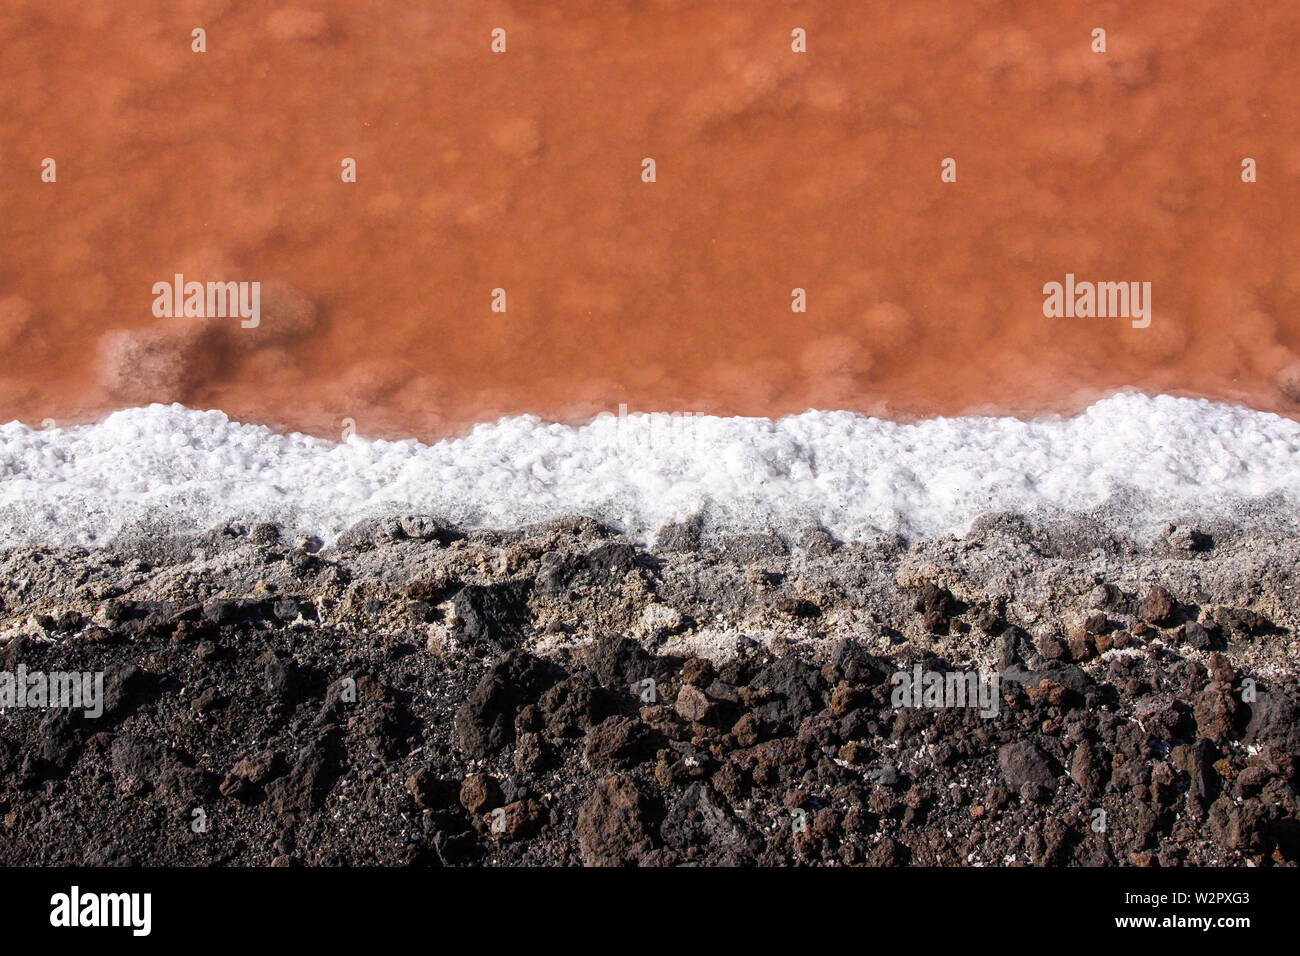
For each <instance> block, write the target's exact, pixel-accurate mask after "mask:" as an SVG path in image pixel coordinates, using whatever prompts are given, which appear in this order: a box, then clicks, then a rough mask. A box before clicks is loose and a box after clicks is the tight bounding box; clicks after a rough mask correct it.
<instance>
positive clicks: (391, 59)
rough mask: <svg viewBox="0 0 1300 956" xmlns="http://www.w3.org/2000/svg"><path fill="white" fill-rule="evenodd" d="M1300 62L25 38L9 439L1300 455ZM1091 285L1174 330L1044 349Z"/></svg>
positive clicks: (399, 27) (1137, 49) (68, 28)
mask: <svg viewBox="0 0 1300 956" xmlns="http://www.w3.org/2000/svg"><path fill="white" fill-rule="evenodd" d="M1130 7H1133V9H1130ZM123 11H129V12H123ZM195 27H203V28H204V29H205V30H206V31H207V52H205V53H201V54H200V53H195V52H192V51H191V31H192V30H193V29H194V28H195ZM497 27H501V28H504V29H505V30H506V44H507V45H506V52H505V53H503V54H502V53H494V52H493V51H492V50H491V49H490V44H491V31H492V30H493V29H494V28H497ZM1095 27H1102V28H1104V29H1106V31H1107V45H1108V49H1107V52H1106V53H1104V54H1102V53H1094V52H1092V50H1091V49H1090V45H1091V43H1092V36H1091V33H1092V30H1093V29H1094V28H1095ZM794 28H802V29H804V30H806V31H807V37H808V39H807V46H808V52H807V53H804V54H799V53H795V52H793V51H792V50H791V31H792V30H793V29H794ZM1298 48H1300V7H1297V6H1296V5H1291V4H1266V5H1263V6H1262V7H1250V8H1244V7H1242V6H1241V4H1239V3H1232V2H1205V0H1200V2H1197V0H1192V2H1180V3H1152V4H1141V5H1129V4H1109V3H1102V4H1094V5H1080V4H1076V3H1068V2H1061V0H1038V2H1026V3H1013V2H1002V3H995V2H983V3H978V2H977V3H955V2H952V0H946V2H901V3H891V4H847V3H846V4H791V3H778V2H766V0H746V2H743V3H741V2H735V3H686V2H669V0H643V2H609V3H601V4H595V3H577V2H571V0H565V2H550V3H545V4H536V3H522V2H521V3H517V4H510V3H503V2H474V3H471V2H444V3H430V2H427V0H421V2H417V0H408V2H396V0H394V2H389V3H378V2H367V3H360V4H347V5H344V4H335V3H323V2H320V3H309V2H306V3H302V4H300V5H298V6H296V7H283V8H282V7H279V6H278V5H276V4H269V3H259V2H253V0H206V2H201V0H190V2H183V0H182V2H178V0H134V2H132V3H130V4H123V3H120V2H108V0H82V2H70V0H69V2H65V3H54V4H51V3H49V2H48V0H6V2H5V4H4V5H3V7H2V8H0V76H3V78H4V79H3V82H0V223H3V225H2V226H0V230H2V231H0V242H2V243H3V245H2V247H0V252H2V255H0V374H2V379H0V419H3V420H8V419H10V418H13V417H18V418H22V419H23V420H27V421H39V420H41V419H45V418H51V419H54V420H55V421H58V422H63V421H67V420H86V419H90V418H93V417H95V416H97V415H100V414H102V413H104V412H106V411H107V410H110V409H113V408H117V407H121V406H123V405H127V404H139V403H141V402H143V401H182V402H184V403H186V404H188V405H191V406H195V407H215V408H221V409H223V410H224V411H226V412H228V413H229V414H230V415H232V416H233V417H236V418H240V419H243V420H253V421H262V422H267V423H271V424H275V425H281V426H292V427H296V428H304V429H308V430H311V431H315V432H319V433H333V432H336V431H337V430H338V429H339V428H340V427H341V423H342V422H344V420H345V419H350V420H352V421H353V422H355V423H356V427H357V428H358V429H359V430H361V431H363V432H365V433H370V434H386V435H402V434H415V435H419V436H422V437H428V436H433V435H437V434H443V433H447V432H450V431H453V430H455V429H457V428H460V427H463V426H464V425H465V424H466V423H468V422H472V421H476V420H482V419H487V418H494V417H496V416H498V415H501V414H507V413H519V412H533V413H537V414H539V415H542V416H543V417H547V418H560V419H569V420H572V419H580V418H583V417H586V416H589V415H591V414H593V413H595V412H599V411H602V410H607V411H615V410H617V408H618V406H619V405H620V404H626V405H628V407H629V408H630V409H632V410H652V409H665V410H681V411H694V412H708V413H721V414H762V415H779V414H783V413H787V412H796V411H801V410H803V409H806V408H809V407H819V408H850V409H858V410H862V411H868V412H872V413H877V414H888V415H892V416H895V417H911V416H918V415H933V414H951V413H960V412H967V411H976V410H978V411H988V410H1000V411H1007V412H1012V413H1017V414H1028V413H1034V412H1040V411H1048V410H1052V411H1065V410H1071V409H1076V408H1078V407H1080V406H1081V405H1083V404H1085V403H1087V402H1089V401H1091V400H1092V399H1094V398H1095V397H1097V396H1099V395H1101V394H1103V393H1105V392H1107V391H1109V390H1112V389H1115V388H1118V387H1123V386H1135V387H1138V388H1142V389H1145V390H1149V391H1158V392H1171V393H1176V394H1193V395H1202V396H1207V397H1211V398H1215V399H1221V400H1229V401H1236V402H1242V403H1245V404H1248V405H1251V406H1254V407H1257V408H1261V409H1267V410H1274V411H1281V412H1284V413H1286V414H1292V415H1294V414H1296V411H1297V406H1296V405H1295V404H1294V402H1293V401H1292V400H1291V399H1290V398H1288V397H1287V393H1286V390H1284V389H1280V388H1279V385H1278V382H1279V373H1281V372H1282V371H1283V370H1284V369H1286V368H1287V367H1288V366H1290V365H1291V364H1292V363H1294V362H1295V361H1296V354H1295V350H1297V349H1300V311H1298V310H1300V257H1298V256H1297V253H1298V252H1300V225H1297V219H1296V211H1297V209H1300V86H1298V85H1297V83H1296V82H1295V81H1296V73H1295V64H1296V63H1297V62H1300V59H1298V57H1297V55H1298V52H1300V49H1298ZM45 157H51V158H54V159H55V160H56V163H57V181H56V182H54V183H44V182H42V181H41V162H42V160H43V159H44V158H45ZM345 157H351V158H354V159H355V160H356V161H357V182H355V183H344V182H342V181H341V178H340V168H341V167H340V163H341V161H342V160H343V159H344V158H345ZM646 157H650V158H653V159H654V160H655V162H656V165H657V169H656V174H657V179H656V181H655V182H653V183H646V182H643V181H642V160H643V159H644V158H646ZM946 157H951V158H953V159H955V160H956V162H957V181H956V182H955V183H944V182H941V180H940V164H941V161H942V160H943V159H944V158H946ZM1245 157H1251V158H1253V159H1255V160H1256V162H1257V165H1258V182H1256V183H1250V184H1247V183H1243V182H1242V179H1241V163H1242V160H1243V158H1245ZM177 272H181V273H184V274H185V276H186V278H187V279H195V280H198V281H209V280H211V281H218V280H222V281H224V280H235V281H240V280H242V281H254V280H256V281H261V282H263V283H267V284H270V285H271V288H272V289H273V290H274V291H273V293H272V294H271V301H270V302H269V303H268V304H267V305H265V306H264V310H263V326H262V327H261V328H259V329H257V330H241V329H239V328H238V322H237V320H228V319H223V320H219V321H212V322H207V323H202V322H197V323H196V322H194V321H193V320H190V322H188V323H187V322H186V320H183V319H157V318H155V317H154V315H153V313H152V306H153V298H154V297H153V293H152V291H151V290H152V286H153V284H154V283H155V282H159V281H171V279H172V276H173V275H174V274H175V273H177ZM1067 272H1068V273H1074V274H1075V275H1076V276H1078V277H1079V279H1080V280H1085V279H1086V280H1092V281H1149V282H1151V284H1152V299H1153V302H1152V304H1153V321H1152V323H1151V326H1150V327H1149V328H1146V329H1134V328H1132V327H1131V325H1130V323H1129V322H1127V321H1125V320H1122V319H1064V318H1058V319H1049V318H1045V317H1044V315H1043V292H1042V289H1043V285H1044V283H1047V282H1052V281H1057V282H1060V281H1063V280H1064V277H1065V274H1066V273H1067ZM277 283H279V285H277ZM286 284H287V285H286ZM497 288H501V289H504V290H505V293H506V312H505V313H500V312H494V311H492V302H493V298H492V293H493V290H494V289H497ZM795 288H802V289H804V290H806V296H807V311H806V313H795V312H792V311H791V293H792V290H793V289H795ZM150 327H159V328H160V329H162V331H161V332H159V333H155V335H154V338H153V339H149V338H147V337H146V338H145V339H139V330H143V329H147V328H150ZM117 330H127V331H128V334H127V335H125V336H123V335H122V334H116V335H115V334H114V333H115V332H117ZM132 336H135V338H133V337H132ZM141 342H144V343H145V344H141ZM1293 372H1294V369H1293V370H1292V372H1289V373H1285V374H1283V375H1282V378H1283V380H1285V379H1286V376H1287V375H1288V374H1292V373H1293ZM1290 391H1291V392H1292V393H1293V394H1300V393H1297V392H1296V389H1295V388H1294V387H1293V388H1291V389H1290Z"/></svg>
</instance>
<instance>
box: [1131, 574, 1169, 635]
mask: <svg viewBox="0 0 1300 956" xmlns="http://www.w3.org/2000/svg"><path fill="white" fill-rule="evenodd" d="M1174 608H1175V604H1174V597H1173V595H1172V594H1170V593H1169V592H1168V591H1166V590H1165V589H1164V588H1162V587H1161V586H1160V585H1158V584H1157V585H1155V586H1154V587H1153V588H1151V590H1149V591H1147V593H1146V594H1145V595H1143V597H1142V600H1141V601H1139V602H1138V617H1140V618H1141V619H1142V620H1144V621H1146V622H1147V623H1148V624H1154V625H1156V626H1157V627H1164V626H1165V625H1167V624H1170V623H1172V621H1173V617H1174Z"/></svg>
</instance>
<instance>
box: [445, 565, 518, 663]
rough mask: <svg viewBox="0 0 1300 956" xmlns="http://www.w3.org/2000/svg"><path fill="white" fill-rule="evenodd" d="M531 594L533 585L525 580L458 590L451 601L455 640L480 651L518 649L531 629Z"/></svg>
mask: <svg viewBox="0 0 1300 956" xmlns="http://www.w3.org/2000/svg"><path fill="white" fill-rule="evenodd" d="M531 590H532V582H531V581H527V580H517V581H505V582H502V583H500V584H489V585H479V584H469V585H466V586H465V587H463V588H461V590H460V591H459V592H458V593H457V594H456V597H455V598H453V599H452V606H453V608H454V609H455V612H456V622H457V624H456V635H457V637H459V638H460V639H461V640H463V641H464V642H465V643H466V644H469V645H470V646H471V647H474V648H476V649H479V650H506V649H508V648H512V647H517V646H518V645H519V644H520V643H522V642H523V639H524V636H525V635H526V634H527V633H528V630H529V627H530V621H531V615H530V613H529V610H528V594H529V591H531Z"/></svg>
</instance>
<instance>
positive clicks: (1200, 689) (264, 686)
mask: <svg viewBox="0 0 1300 956" xmlns="http://www.w3.org/2000/svg"><path fill="white" fill-rule="evenodd" d="M1298 561H1300V540H1297V539H1296V538H1295V537H1293V536H1290V535H1287V534H1282V533H1279V534H1277V535H1275V536H1269V535H1266V534H1261V533H1259V532H1258V531H1255V532H1250V533H1245V532H1237V531H1233V530H1232V529H1230V528H1215V527H1208V526H1196V525H1193V524H1189V523H1182V524H1175V525H1171V526H1170V527H1169V528H1168V529H1167V531H1166V533H1165V534H1164V535H1163V536H1162V537H1160V538H1159V540H1157V541H1155V542H1147V543H1145V544H1144V545H1142V546H1138V545H1137V544H1135V543H1134V542H1131V541H1128V540H1125V539H1124V538H1123V537H1120V536H1117V535H1115V534H1112V533H1107V532H1104V531H1102V530H1099V529H1097V528H1095V527H1090V526H1087V525H1085V524H1082V523H1079V522H1074V523H1062V524H1058V525H1053V526H1031V525H1029V524H1028V523H1026V522H1025V521H1024V520H1022V519H1020V518H1018V517H1017V516H1014V515H1007V514H1001V515H989V516H986V517H985V518H983V519H980V520H979V521H977V522H976V523H975V526H974V527H973V528H972V529H971V531H970V532H969V533H968V534H966V535H965V536H963V537H961V538H953V537H946V538H938V539H931V540H926V541H921V542H915V543H910V544H909V543H908V542H905V541H903V540H901V539H899V538H897V537H883V538H880V539H878V540H875V541H871V542H863V543H854V544H843V543H840V542H837V541H835V540H833V539H832V538H831V536H830V535H828V534H827V533H826V532H824V531H822V530H820V529H815V528H814V529H809V530H807V531H805V532H804V533H802V534H801V535H797V536H795V537H794V538H788V537H782V536H779V535H777V534H747V535H740V536H732V537H726V536H722V537H718V536H709V535H705V534H703V533H702V532H701V529H700V528H699V527H698V526H696V525H693V524H690V523H686V524H682V525H673V526H669V527H666V528H664V529H662V530H661V531H660V533H659V534H658V536H657V539H656V541H655V544H654V545H653V546H652V547H646V546H643V545H641V544H637V543H635V542H633V541H631V540H629V539H627V538H624V537H622V536H620V535H618V534H616V533H614V532H612V531H610V530H608V529H606V528H603V527H601V526H599V525H597V524H595V523H594V522H591V521H588V520H586V519H580V518H575V519H569V520H565V521H558V522H552V523H548V524H546V525H542V526H537V527H532V528H527V529H524V530H521V531H514V532H488V531H465V530H460V529H457V528H453V527H449V526H447V525H445V524H443V523H442V522H440V521H438V520H436V519H434V518H430V517H421V516H411V517H404V518H389V519H375V520H370V521H366V522H362V523H361V524H359V525H357V526H355V527H353V528H352V529H351V530H350V531H348V532H347V533H346V534H344V535H343V536H342V537H341V538H340V539H339V540H338V541H337V542H336V543H335V544H334V545H333V546H331V547H330V548H328V549H322V548H320V547H319V542H318V541H315V540H313V539H311V538H310V537H305V536H291V535H289V534H287V533H285V532H282V530H281V529H280V528H278V527H277V526H274V525H256V526H253V527H242V526H235V525H230V526H225V527H221V528H217V529H214V530H212V531H210V532H207V533H205V534H201V535H196V536H192V537H168V538H149V539H140V540H135V541H131V540H123V541H121V542H118V543H117V544H114V545H112V546H109V547H105V548H100V549H94V550H90V549H84V548H39V547H22V548H10V549H8V550H6V551H4V552H0V658H3V660H2V661H0V673H3V672H8V673H10V674H14V675H17V674H18V673H19V672H20V669H21V672H22V673H24V674H27V675H31V674H51V673H85V674H95V675H100V674H102V678H103V683H102V687H103V699H102V701H101V703H102V714H99V715H98V716H89V715H87V714H85V713H83V712H82V711H80V710H76V709H72V710H69V709H53V708H48V707H40V706H18V705H11V706H6V707H5V708H4V709H3V715H2V716H0V856H2V858H3V859H4V860H5V862H7V863H10V864H18V865H52V864H78V865H92V866H93V865H126V864H143V865H165V864H178V865H209V864H228V865H277V866H279V865H285V866H291V865H309V866H329V865H354V864H380V865H434V866H437V865H512V864H514V865H518V864H524V865H569V864H588V865H637V864H639V865H680V864H696V865H749V864H762V865H790V864H793V865H806V864H813V865H843V864H870V865H945V866H947V865H973V866H988V865H1007V864H1030V865H1098V864H1101V865H1126V866H1127V865H1136V866H1147V865H1162V866H1177V865H1244V864H1254V865H1265V866H1267V865H1293V864H1294V863H1296V862H1297V861H1300V805H1298V803H1297V784H1298V783H1300V778H1298V777H1297V769H1296V759H1297V753H1300V682H1298V676H1300V667H1297V662H1298V661H1300V646H1298V645H1297V642H1296V633H1297V627H1300V605H1298V604H1297V602H1296V599H1295V594H1296V586H1297V583H1298V582H1297V573H1296V568H1297V563H1298ZM900 675H908V676H907V677H901V676H900ZM913 683H915V684H916V685H917V687H916V689H917V691H918V693H917V694H916V695H915V696H914V697H909V696H907V695H906V694H903V695H902V697H900V693H901V692H902V689H905V688H908V687H909V686H910V685H911V684H913ZM963 687H966V688H969V689H970V693H971V695H972V696H971V697H970V698H968V699H960V698H958V699H954V698H953V691H954V690H958V691H959V690H960V689H961V688H963ZM977 689H978V691H979V692H980V693H982V694H983V693H985V692H987V694H991V696H987V695H986V696H983V697H981V698H980V699H979V700H978V702H977V701H976V699H975V696H974V695H975V694H976V693H977ZM930 691H933V692H934V693H933V694H932V695H931V694H930V693H929V692H930Z"/></svg>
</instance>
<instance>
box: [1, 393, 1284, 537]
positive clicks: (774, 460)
mask: <svg viewBox="0 0 1300 956" xmlns="http://www.w3.org/2000/svg"><path fill="white" fill-rule="evenodd" d="M1263 496H1271V497H1270V498H1267V499H1265V501H1263V502H1261V501H1260V500H1259V499H1261V498H1262V497H1263ZM1297 503H1300V423H1297V422H1294V421H1291V420H1289V419H1286V418H1282V417H1280V416H1277V415H1272V414H1267V413H1263V412H1256V411H1251V410H1248V409H1244V408H1238V407H1235V406H1230V405H1223V404H1218V403H1213V402H1208V401H1204V400H1193V399H1181V398H1171V397H1168V396H1158V397H1154V398H1153V397H1148V396H1143V395H1136V394H1120V395H1115V396H1112V397H1110V398H1107V399H1105V400H1103V401H1101V402H1098V403H1097V404H1096V405H1093V406H1092V407H1091V408H1089V409H1088V410H1087V411H1085V412H1084V413H1082V414H1081V415H1078V416H1076V417H1073V418H1065V419H1062V418H1056V417H1052V418H1043V419H1037V420H1033V421H1028V422H1026V421H1020V420H1017V419H1013V418H986V417H957V418H941V419H932V420H927V421H923V422H919V423H915V424H899V423H896V422H889V421H882V420H880V419H873V418H867V417H864V416H861V415H858V414H854V413H851V412H806V413H804V414H801V415H794V416H790V417H787V418H783V419H780V420H776V421H772V420H768V419H756V418H711V417H705V416H698V417H692V416H678V417H675V418H673V417H670V416H668V415H665V414H651V415H641V414H633V415H628V416H626V417H625V418H620V417H619V416H616V415H602V416H600V417H598V418H596V419H595V420H593V421H592V422H590V423H589V424H586V425H583V426H579V427H571V426H566V425H557V424H548V423H545V422H542V421H541V420H539V419H537V418H535V417H532V416H523V417H516V418H508V419H503V420H502V421H500V422H497V423H495V424H484V425H479V426H478V427H476V428H475V429H474V430H473V431H472V432H471V433H470V434H468V435H466V436H464V437H461V438H457V439H451V440H446V441H442V442H438V443H437V444H433V445H426V444H421V443H419V442H417V441H414V440H407V441H397V442H391V441H376V440H368V439H362V438H359V437H352V438H349V439H348V440H346V441H343V442H332V441H327V440H323V439H317V438H310V437H307V436H304V435H299V434H288V435H282V434H277V433H275V432H273V431H271V430H270V429H268V428H265V427H262V426H257V425H245V424H239V423H235V422H231V421H230V420H229V419H228V418H227V417H226V416H225V415H224V414H222V413H221V412H217V411H207V412H200V411H194V410H191V409H186V408H183V407H181V406H178V405H172V406H162V405H153V406H150V407H148V408H134V409H128V410H125V411H120V412H116V413H114V414H112V415H110V416H109V417H108V418H107V419H105V420H104V421H102V422H100V423H98V424H94V425H84V426H75V427H68V428H51V429H48V430H36V429H31V428H28V427H27V426H25V425H21V424H18V423H10V424H8V425H4V426H0V541H3V542H4V543H5V544H17V543H46V544H93V543H103V542H106V541H108V540H110V539H112V538H115V537H117V536H119V535H121V534H124V533H132V532H136V531H139V530H140V529H142V528H144V529H148V530H155V531H159V532H164V531H176V532H193V531H201V530H206V529H207V528H210V527H213V526H215V525H217V524H219V523H221V522H223V521H227V520H241V521H278V522H280V523H282V524H284V525H286V526H288V527H289V528H291V529H294V530H299V531H307V532H311V533H314V534H318V535H320V536H321V537H322V538H324V539H325V540H326V541H327V542H328V541H329V540H330V539H332V538H333V537H335V536H336V535H337V534H338V533H339V532H340V531H341V530H343V529H344V528H346V527H348V526H349V525H350V524H352V523H353V522H354V521H356V520H358V519H359V518H362V517H369V516H373V515H379V514H432V515H437V516H439V517H442V518H444V519H446V520H448V521H451V522H453V523H456V524H459V525H462V526H466V527H494V528H503V529H504V528H511V527H518V526H520V525H524V524H528V523H531V522H535V521H539V520H544V519H548V518H555V517H561V516H565V515H572V514H582V515H587V516H589V517H592V518H595V519H597V520H600V521H603V522H606V523H608V524H611V525H613V526H615V527H617V528H619V529H621V530H623V531H625V532H627V533H629V534H632V535H634V536H636V537H638V538H641V539H644V540H649V539H651V538H652V537H653V536H654V533H655V531H656V530H657V529H658V528H659V527H661V526H662V525H663V524H665V523H667V522H670V521H675V520H681V519H683V518H685V517H688V516H690V515H692V514H694V513H697V512H702V513H703V514H705V515H706V516H707V517H708V520H709V523H710V524H711V525H712V526H713V527H715V528H717V529H720V530H727V529H733V530H737V531H740V530H750V529H755V528H763V527H773V528H775V529H778V530H795V529H798V528H801V527H806V526H808V525H812V524H820V525H822V526H823V527H825V528H826V529H827V530H828V531H830V532H831V533H832V534H834V535H836V536H837V537H839V538H841V539H844V540H860V539H866V538H869V537H871V536H873V535H875V534H877V533H880V532H885V531H890V532H892V531H897V532H900V533H902V534H904V535H907V536H909V537H922V536H930V535H936V534H944V533H962V532H964V531H965V530H966V529H967V527H968V526H969V524H970V522H971V521H972V520H973V519H974V518H975V517H977V516H978V515H980V514H983V513H987V512H993V511H1016V512H1020V513H1022V514H1025V515H1029V516H1034V515H1052V514H1057V513H1060V514H1069V513H1078V512H1086V511H1091V510H1095V509H1102V510H1103V511H1104V512H1105V513H1107V514H1108V515H1109V516H1110V517H1111V518H1112V519H1113V520H1115V521H1117V522H1121V523H1122V524H1123V525H1124V527H1123V529H1122V530H1125V531H1132V530H1135V529H1140V528H1143V527H1147V526H1149V525H1150V524H1152V523H1153V522H1159V521H1162V520H1165V519H1167V518H1169V517H1172V516H1175V515H1180V514H1196V515H1201V516H1205V517H1210V518H1227V519H1233V518H1237V517H1241V516H1249V515H1250V514H1252V513H1253V514H1254V515H1255V517H1256V518H1258V517H1259V515H1260V514H1270V513H1273V512H1277V513H1278V514H1279V515H1281V514H1282V513H1283V512H1284V511H1291V512H1293V511H1294V510H1295V505H1296V504H1297Z"/></svg>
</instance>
